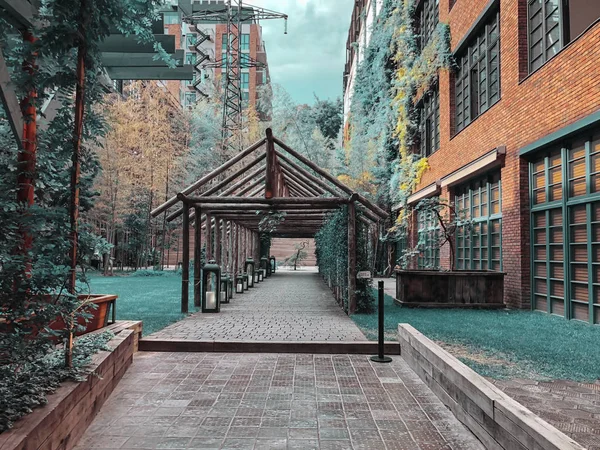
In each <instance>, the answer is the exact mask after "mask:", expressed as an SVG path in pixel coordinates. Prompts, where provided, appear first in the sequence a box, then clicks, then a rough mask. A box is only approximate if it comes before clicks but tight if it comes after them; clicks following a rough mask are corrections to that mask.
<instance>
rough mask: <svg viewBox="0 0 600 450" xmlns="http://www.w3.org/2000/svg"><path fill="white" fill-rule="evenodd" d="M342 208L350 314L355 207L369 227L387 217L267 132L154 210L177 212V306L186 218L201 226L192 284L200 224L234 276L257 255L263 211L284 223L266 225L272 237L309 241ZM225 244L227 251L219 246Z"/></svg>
mask: <svg viewBox="0 0 600 450" xmlns="http://www.w3.org/2000/svg"><path fill="white" fill-rule="evenodd" d="M198 191H200V192H198ZM343 205H348V261H349V268H348V275H349V276H348V279H349V284H350V285H349V289H348V291H349V297H350V298H349V300H350V301H349V303H350V311H351V312H352V306H353V297H354V290H355V289H354V288H355V279H356V278H355V277H356V273H355V271H356V220H357V214H356V211H357V210H359V211H360V212H361V214H360V215H358V220H360V221H362V222H363V223H365V224H366V225H368V226H376V225H378V224H379V223H380V222H382V221H384V220H385V219H387V218H388V216H389V215H388V213H387V212H386V211H384V210H383V209H381V208H380V207H379V206H377V205H376V204H374V203H373V202H371V201H369V200H368V199H366V198H365V197H364V196H362V195H360V194H358V193H356V192H354V191H353V190H352V189H351V188H350V187H348V186H346V185H345V184H344V183H342V182H340V181H339V180H338V179H337V178H335V177H334V176H332V175H331V174H329V173H328V172H327V171H325V170H323V169H322V168H320V167H319V166H318V165H316V164H315V163H313V162H312V161H310V160H309V159H308V158H306V157H305V156H303V155H301V154H300V153H298V152H296V151H295V150H293V149H292V148H290V147H289V146H288V145H286V144H285V143H283V142H282V141H281V140H279V139H277V138H276V137H275V136H273V133H272V131H271V129H267V130H266V137H265V138H264V139H261V140H260V141H258V142H256V143H255V144H253V145H251V146H250V147H248V148H247V149H245V150H244V151H242V152H241V153H239V154H238V155H236V156H234V157H232V158H231V159H230V160H229V161H227V162H225V163H224V164H223V165H221V166H220V167H218V168H217V169H215V170H213V171H211V172H210V173H208V174H207V175H205V176H203V177H202V178H201V179H200V180H198V181H196V182H195V183H193V184H192V185H190V186H188V187H187V188H185V189H184V190H183V191H182V192H180V193H179V194H177V196H174V197H172V198H171V199H169V200H168V201H166V202H165V203H163V204H162V205H160V206H159V207H157V208H156V209H154V210H153V211H152V216H153V217H156V216H158V215H159V214H167V213H168V216H167V217H166V219H167V221H169V222H170V221H173V220H175V219H177V218H178V217H180V216H183V257H184V260H183V270H182V272H183V279H182V282H183V284H182V311H184V312H187V292H188V282H189V280H188V277H189V273H186V272H187V270H188V266H189V236H190V234H189V233H190V223H191V222H192V221H197V220H198V218H200V221H201V222H200V223H201V224H202V225H201V226H196V227H195V244H196V248H195V251H196V253H195V255H196V257H195V258H194V262H195V267H194V285H195V286H196V287H197V286H198V285H199V277H200V267H199V264H200V263H199V259H200V258H199V255H200V253H199V252H200V249H201V243H200V241H201V237H202V229H204V230H205V239H206V241H205V247H206V254H207V260H208V259H211V258H212V257H213V256H214V257H215V259H216V260H217V262H218V263H220V264H221V265H222V266H224V267H227V268H228V270H231V271H232V272H233V273H237V272H238V269H240V268H241V267H243V260H241V259H240V258H241V257H245V255H254V256H259V255H258V252H259V250H258V246H259V244H258V242H259V233H260V232H261V231H262V230H261V229H260V225H261V221H262V220H263V219H264V217H265V214H261V212H265V213H268V212H270V211H274V212H279V213H284V214H285V216H284V220H283V221H282V222H281V223H279V224H277V225H276V227H275V229H273V230H269V232H270V234H271V236H273V237H286V238H291V237H299V238H307V237H314V235H315V234H316V233H317V231H319V229H320V228H321V227H322V226H323V223H324V221H325V220H326V218H327V215H328V214H329V213H330V212H331V211H333V210H336V209H338V208H339V207H340V206H343ZM213 230H214V232H213ZM240 236H241V239H240ZM213 240H214V242H213ZM225 247H227V249H226V250H223V249H224V248H225ZM213 250H214V253H213ZM198 289H199V288H198ZM194 297H195V300H196V301H197V300H198V299H199V292H196V289H195V292H194ZM196 304H197V305H198V303H197V302H196Z"/></svg>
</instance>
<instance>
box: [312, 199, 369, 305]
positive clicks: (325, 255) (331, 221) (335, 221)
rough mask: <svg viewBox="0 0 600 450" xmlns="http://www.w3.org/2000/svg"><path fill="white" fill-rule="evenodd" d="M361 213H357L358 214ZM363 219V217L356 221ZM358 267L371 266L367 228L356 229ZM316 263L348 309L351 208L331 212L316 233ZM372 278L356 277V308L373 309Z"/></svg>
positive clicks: (360, 268) (363, 268) (361, 268)
mask: <svg viewBox="0 0 600 450" xmlns="http://www.w3.org/2000/svg"><path fill="white" fill-rule="evenodd" d="M359 215H360V213H357V216H359ZM357 223H360V221H357ZM356 232H357V233H356V241H357V245H356V248H357V251H356V268H357V270H358V271H360V270H370V267H371V266H370V264H369V254H368V250H367V245H366V242H367V239H368V235H367V231H366V230H365V229H364V228H363V227H362V226H357V229H356ZM315 244H316V249H315V253H316V255H317V265H318V266H319V272H320V273H321V275H322V276H323V278H324V279H325V281H326V282H327V283H328V284H329V287H330V288H331V289H332V290H334V292H335V293H338V292H339V295H340V299H339V300H340V302H341V305H342V307H343V308H344V311H346V312H348V208H347V207H343V208H340V209H339V210H338V211H336V212H334V213H332V214H331V215H330V216H329V217H328V218H327V220H326V221H325V223H324V224H323V226H322V227H321V229H320V230H319V231H318V232H317V234H316V235H315ZM370 287H371V286H370V280H357V283H356V312H359V313H369V312H371V311H372V309H373V303H374V298H373V296H372V295H371V290H370Z"/></svg>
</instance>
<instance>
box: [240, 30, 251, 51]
mask: <svg viewBox="0 0 600 450" xmlns="http://www.w3.org/2000/svg"><path fill="white" fill-rule="evenodd" d="M240 45H241V50H242V51H250V35H249V34H246V33H243V34H242V41H241V43H240Z"/></svg>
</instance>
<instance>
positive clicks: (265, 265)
mask: <svg viewBox="0 0 600 450" xmlns="http://www.w3.org/2000/svg"><path fill="white" fill-rule="evenodd" d="M260 270H261V272H262V277H263V278H267V277H268V276H269V275H271V274H270V273H269V258H267V257H266V256H263V257H262V258H260Z"/></svg>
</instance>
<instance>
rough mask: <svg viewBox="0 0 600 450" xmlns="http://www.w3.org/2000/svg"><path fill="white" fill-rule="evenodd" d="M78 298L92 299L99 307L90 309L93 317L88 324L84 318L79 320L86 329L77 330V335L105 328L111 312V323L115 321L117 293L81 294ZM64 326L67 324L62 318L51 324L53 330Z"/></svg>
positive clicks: (83, 299) (82, 299)
mask: <svg viewBox="0 0 600 450" xmlns="http://www.w3.org/2000/svg"><path fill="white" fill-rule="evenodd" d="M78 298H79V300H81V301H85V300H90V301H91V303H94V304H95V305H96V306H97V307H96V308H95V309H92V310H90V313H91V314H92V316H93V317H92V318H91V319H90V320H89V321H88V322H87V324H86V323H85V321H84V320H80V321H79V323H80V325H85V330H84V331H79V332H77V333H76V336H81V335H82V334H86V333H90V332H92V331H96V330H99V329H100V328H104V327H105V326H107V325H108V316H109V313H111V314H110V315H111V316H112V317H111V323H115V321H116V310H115V305H116V301H117V296H116V295H105V294H90V295H79V296H78ZM64 327H65V324H64V322H63V321H62V320H60V319H59V320H57V321H56V322H54V323H52V324H51V325H50V328H52V329H53V330H60V329H62V328H64Z"/></svg>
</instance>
